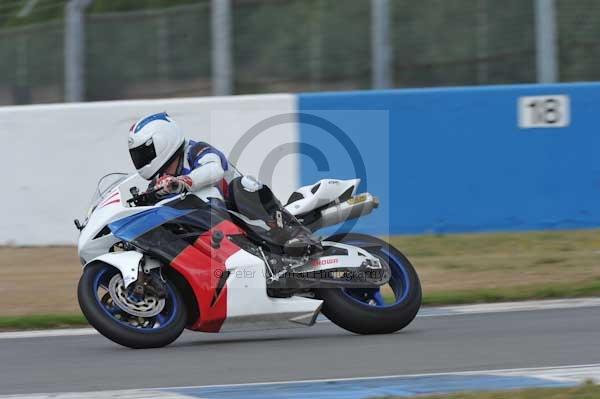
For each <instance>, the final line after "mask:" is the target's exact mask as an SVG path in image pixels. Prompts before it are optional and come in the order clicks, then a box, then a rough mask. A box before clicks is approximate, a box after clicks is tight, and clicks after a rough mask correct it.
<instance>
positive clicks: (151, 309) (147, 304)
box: [108, 273, 165, 317]
mask: <svg viewBox="0 0 600 399" xmlns="http://www.w3.org/2000/svg"><path fill="white" fill-rule="evenodd" d="M108 292H109V293H110V296H111V298H112V300H113V302H114V303H115V304H116V305H117V306H118V307H119V308H120V309H121V310H123V311H124V312H126V313H128V314H131V315H133V316H139V317H154V316H156V315H157V314H159V313H160V312H162V311H163V309H164V308H165V299H164V298H163V299H159V298H157V297H155V296H152V295H148V294H146V295H145V296H144V298H143V299H141V300H139V301H134V300H132V299H131V298H130V297H129V295H128V293H127V289H126V288H125V285H124V284H123V277H121V275H120V274H118V273H117V274H115V275H114V276H113V278H111V279H110V282H109V283H108Z"/></svg>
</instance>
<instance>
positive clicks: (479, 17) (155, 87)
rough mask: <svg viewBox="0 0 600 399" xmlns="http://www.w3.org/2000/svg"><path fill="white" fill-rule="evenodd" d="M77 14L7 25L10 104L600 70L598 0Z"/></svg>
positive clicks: (503, 79) (3, 33)
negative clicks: (75, 53)
mask: <svg viewBox="0 0 600 399" xmlns="http://www.w3.org/2000/svg"><path fill="white" fill-rule="evenodd" d="M76 1H78V2H85V1H86V0H71V3H72V2H76ZM97 1H98V0H97ZM215 5H218V6H219V9H218V10H217V8H213V7H214V6H215ZM82 10H83V8H82ZM72 19H73V16H72V15H70V16H69V17H67V18H65V19H64V21H63V20H60V21H53V22H47V23H44V24H39V25H31V26H26V27H18V28H10V29H4V30H0V60H1V62H0V104H27V103H42V102H59V101H65V100H66V101H69V100H79V99H81V100H112V99H124V98H152V97H177V96H202V95H210V94H215V93H217V94H241V93H270V92H298V91H320V90H348V89H368V88H371V87H428V86H448V85H476V84H500V83H529V82H535V81H537V80H542V79H544V80H545V81H548V80H553V70H554V69H556V71H557V72H558V76H557V78H558V80H561V81H575V80H596V79H600V68H598V67H597V63H598V61H597V59H598V55H600V54H598V52H600V23H599V22H600V2H598V1H597V0H578V1H572V0H503V1H497V0H453V1H447V0H423V1H419V2H417V1H414V0H344V1H343V2H341V1H339V0H212V1H211V0H202V1H198V2H196V3H194V4H191V5H184V6H176V7H169V8H164V9H157V10H149V11H148V10H143V11H132V12H118V13H102V14H89V13H88V14H85V18H84V19H82V21H83V22H84V23H83V24H82V32H81V33H79V34H78V33H77V31H76V30H74V28H73V26H77V25H73V24H72ZM70 21H71V23H70ZM73 32H74V33H73ZM67 38H70V39H71V40H66V39H67ZM65 42H67V43H68V44H67V45H66V46H65ZM73 46H80V48H79V50H80V51H81V54H82V55H81V57H79V58H77V57H70V58H69V57H68V56H66V55H67V54H73V51H74V50H73ZM76 50H77V48H76ZM78 60H79V61H78ZM65 69H66V70H67V71H68V72H67V73H65V72H64V71H65ZM544 76H545V78H543V77H544ZM73 87H75V88H81V90H80V93H79V94H77V90H75V95H74V94H73V92H74V91H73V89H72V88H73Z"/></svg>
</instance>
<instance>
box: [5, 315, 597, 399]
mask: <svg viewBox="0 0 600 399" xmlns="http://www.w3.org/2000/svg"><path fill="white" fill-rule="evenodd" d="M422 316H434V317H418V318H417V319H416V320H415V321H414V322H413V324H411V325H410V326H409V327H408V328H406V329H405V330H403V331H402V332H399V333H396V334H391V335H378V336H357V335H353V334H351V333H348V332H346V331H344V330H342V329H340V328H338V327H336V326H335V325H333V324H331V323H329V322H326V323H318V324H317V325H315V326H314V327H311V328H302V329H292V330H275V331H260V332H248V333H225V334H215V335H212V334H197V333H185V334H184V335H183V336H182V337H181V338H180V339H179V340H178V341H176V343H175V344H173V345H171V346H169V347H167V348H163V349H157V350H142V351H141V350H137V351H136V350H130V349H125V348H122V347H119V346H117V345H115V344H113V343H111V342H110V341H108V340H106V339H104V338H103V337H101V336H98V335H84V336H60V337H39V338H22V339H20V338H16V339H0V394H15V393H36V392H45V393H48V392H78V391H101V390H109V389H110V390H114V389H135V388H154V387H171V386H197V385H214V384H237V383H251V382H264V381H295V380H306V379H326V378H348V377H368V376H381V375H398V374H418V373H436V372H457V371H467V370H485V369H488V370H489V369H509V368H523V367H542V366H544V367H546V366H561V365H577V364H591V363H600V345H599V344H598V339H599V338H600V307H585V308H572V309H547V310H530V311H516V312H502V313H477V312H476V313H474V314H455V315H445V313H439V314H436V313H435V311H434V312H433V313H432V312H430V313H429V314H427V313H426V312H425V314H423V315H422Z"/></svg>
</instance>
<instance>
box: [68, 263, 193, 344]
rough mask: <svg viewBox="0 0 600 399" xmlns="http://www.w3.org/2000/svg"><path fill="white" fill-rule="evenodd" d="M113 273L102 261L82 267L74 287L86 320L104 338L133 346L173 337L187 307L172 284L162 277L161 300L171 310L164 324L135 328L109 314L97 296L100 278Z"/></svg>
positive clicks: (183, 322) (181, 327)
mask: <svg viewBox="0 0 600 399" xmlns="http://www.w3.org/2000/svg"><path fill="white" fill-rule="evenodd" d="M117 273H119V271H118V270H117V269H116V268H115V267H114V266H111V265H109V264H107V263H103V262H98V263H95V264H92V265H89V266H87V267H85V269H84V270H83V275H82V276H81V278H80V280H79V285H78V287H77V298H78V300H79V307H80V308H81V311H82V312H83V314H84V316H85V318H86V319H87V320H88V322H89V323H90V324H91V325H92V326H93V327H94V328H95V329H96V330H98V332H100V334H102V335H103V336H105V337H106V338H108V339H110V340H111V341H113V342H116V343H117V344H119V345H123V346H126V347H129V348H133V349H145V348H160V347H163V346H166V345H169V344H170V343H171V342H173V341H175V340H176V339H177V338H178V337H179V336H180V335H181V333H182V332H183V330H184V328H185V325H186V322H187V310H186V307H185V304H184V301H183V298H182V296H181V294H180V293H179V292H178V291H177V289H176V288H175V286H174V285H173V284H172V283H171V282H169V281H166V285H167V292H168V294H167V298H166V299H165V300H166V301H167V302H166V303H167V305H166V306H169V308H168V309H170V311H171V313H170V314H169V315H168V318H165V321H164V325H162V326H160V327H159V328H152V327H150V328H141V327H140V328H136V327H134V326H131V325H129V324H128V323H125V322H123V321H121V320H119V319H117V318H115V317H114V316H113V315H111V313H110V311H109V310H107V308H106V307H105V305H103V303H102V298H99V297H98V285H99V284H101V283H100V281H101V279H102V281H105V280H106V279H107V278H111V277H112V276H114V275H115V274H117ZM108 295H110V294H108ZM113 307H114V306H113ZM121 314H123V312H121ZM157 317H158V316H157Z"/></svg>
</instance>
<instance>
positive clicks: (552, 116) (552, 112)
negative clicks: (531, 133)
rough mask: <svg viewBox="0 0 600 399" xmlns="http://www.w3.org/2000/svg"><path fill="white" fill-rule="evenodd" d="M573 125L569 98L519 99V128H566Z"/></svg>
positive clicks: (533, 97)
mask: <svg viewBox="0 0 600 399" xmlns="http://www.w3.org/2000/svg"><path fill="white" fill-rule="evenodd" d="M570 123H571V107H570V99H569V96H564V95H556V96H531V97H519V127H520V128H521V129H531V128H553V127H566V126H569V124H570Z"/></svg>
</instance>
